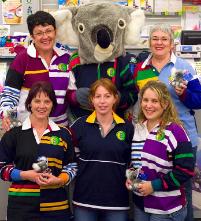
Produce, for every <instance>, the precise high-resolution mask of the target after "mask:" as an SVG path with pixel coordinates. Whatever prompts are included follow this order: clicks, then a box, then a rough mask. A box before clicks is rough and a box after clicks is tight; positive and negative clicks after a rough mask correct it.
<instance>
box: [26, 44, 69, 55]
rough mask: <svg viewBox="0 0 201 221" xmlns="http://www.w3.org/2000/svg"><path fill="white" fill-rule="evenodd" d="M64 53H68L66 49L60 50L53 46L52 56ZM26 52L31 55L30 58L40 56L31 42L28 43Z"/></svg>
mask: <svg viewBox="0 0 201 221" xmlns="http://www.w3.org/2000/svg"><path fill="white" fill-rule="evenodd" d="M66 53H69V52H68V51H65V50H61V49H60V48H57V47H56V46H54V47H53V56H54V55H56V56H62V55H64V54H66ZM27 54H28V55H29V56H31V57H32V58H38V57H40V55H39V54H38V52H37V50H36V48H35V46H34V44H33V43H31V44H30V45H29V47H28V48H27Z"/></svg>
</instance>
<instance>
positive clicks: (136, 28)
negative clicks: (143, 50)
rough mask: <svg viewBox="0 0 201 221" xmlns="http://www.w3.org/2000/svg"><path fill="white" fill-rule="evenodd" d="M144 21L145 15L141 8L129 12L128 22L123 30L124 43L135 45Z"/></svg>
mask: <svg viewBox="0 0 201 221" xmlns="http://www.w3.org/2000/svg"><path fill="white" fill-rule="evenodd" d="M144 21H145V16H144V11H143V10H141V9H138V10H135V11H133V12H132V13H131V14H130V22H129V24H128V25H127V28H126V30H125V45H135V44H137V43H138V42H139V39H140V32H141V28H142V27H143V25H144Z"/></svg>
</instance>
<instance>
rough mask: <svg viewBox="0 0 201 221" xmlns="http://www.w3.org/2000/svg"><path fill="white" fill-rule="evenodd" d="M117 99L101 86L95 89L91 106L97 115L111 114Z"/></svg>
mask: <svg viewBox="0 0 201 221" xmlns="http://www.w3.org/2000/svg"><path fill="white" fill-rule="evenodd" d="M116 102H117V98H116V97H115V96H114V95H113V94H112V93H110V92H109V91H108V90H107V89H106V88H104V87H103V86H99V87H97V89H96V91H95V95H94V97H93V98H92V104H93V106H94V109H95V111H96V114H97V115H107V114H111V113H112V111H113V107H114V105H115V104H116Z"/></svg>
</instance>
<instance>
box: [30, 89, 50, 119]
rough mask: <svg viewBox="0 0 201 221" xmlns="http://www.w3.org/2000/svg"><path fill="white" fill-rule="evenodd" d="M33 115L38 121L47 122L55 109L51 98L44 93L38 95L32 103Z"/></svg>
mask: <svg viewBox="0 0 201 221" xmlns="http://www.w3.org/2000/svg"><path fill="white" fill-rule="evenodd" d="M30 106H31V115H32V117H34V118H35V119H38V120H44V119H45V120H46V119H47V118H48V117H49V115H50V112H51V110H52V107H53V103H52V101H51V100H50V98H49V97H48V96H47V94H45V93H44V92H39V93H37V95H36V97H34V98H33V99H32V101H31V104H30Z"/></svg>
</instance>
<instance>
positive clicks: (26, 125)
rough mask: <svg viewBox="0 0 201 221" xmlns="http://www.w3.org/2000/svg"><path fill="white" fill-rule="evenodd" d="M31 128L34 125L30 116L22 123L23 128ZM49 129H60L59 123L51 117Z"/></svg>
mask: <svg viewBox="0 0 201 221" xmlns="http://www.w3.org/2000/svg"><path fill="white" fill-rule="evenodd" d="M31 128H32V126H31V121H30V118H29V117H27V118H26V119H25V121H24V122H23V123H22V130H28V129H31ZM47 129H49V131H57V130H60V128H59V126H58V125H57V124H55V123H54V122H53V121H52V120H51V119H49V122H48V127H47Z"/></svg>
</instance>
